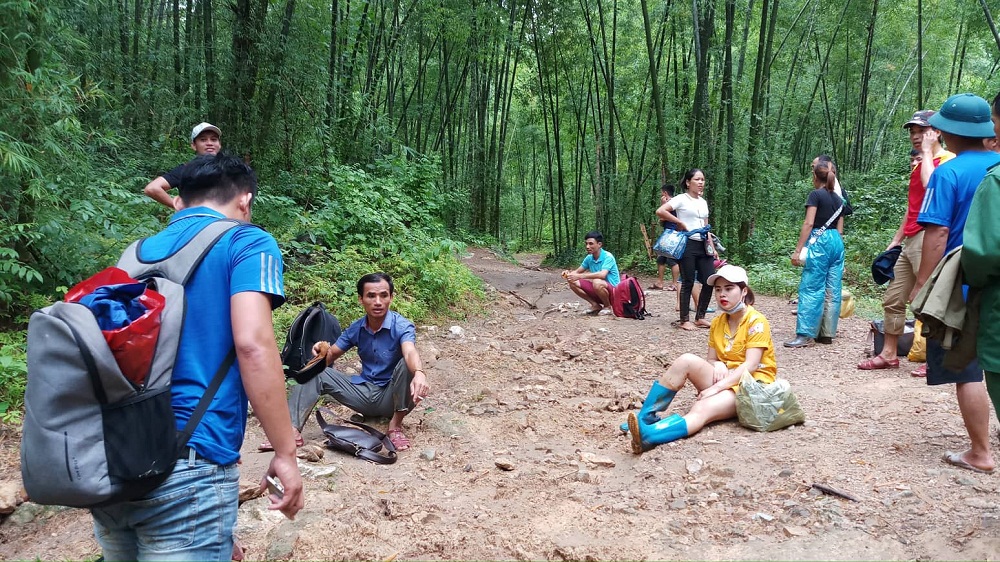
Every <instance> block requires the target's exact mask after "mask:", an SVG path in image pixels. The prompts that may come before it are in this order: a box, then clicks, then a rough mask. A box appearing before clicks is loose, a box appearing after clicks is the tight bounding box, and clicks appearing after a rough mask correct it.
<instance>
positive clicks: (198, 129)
mask: <svg viewBox="0 0 1000 562" xmlns="http://www.w3.org/2000/svg"><path fill="white" fill-rule="evenodd" d="M205 131H215V134H217V135H219V136H220V137H221V136H222V130H221V129H219V128H218V127H216V126H215V125H213V124H211V123H205V122H204V121H202V122H201V123H198V124H197V125H195V126H194V129H191V142H194V139H196V138H198V135H200V134H202V133H204V132H205Z"/></svg>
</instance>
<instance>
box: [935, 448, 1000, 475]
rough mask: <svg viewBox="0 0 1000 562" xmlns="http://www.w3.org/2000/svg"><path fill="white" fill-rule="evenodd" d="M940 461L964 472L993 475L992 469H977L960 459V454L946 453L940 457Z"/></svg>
mask: <svg viewBox="0 0 1000 562" xmlns="http://www.w3.org/2000/svg"><path fill="white" fill-rule="evenodd" d="M942 460H943V461H944V462H946V463H948V464H950V465H952V466H957V467H958V468H964V469H966V470H971V471H972V472H978V473H979V474H993V470H994V469H992V468H991V469H989V470H986V469H985V468H979V467H978V466H972V465H971V464H969V463H968V462H966V461H965V460H964V459H963V458H962V453H953V452H951V451H947V452H945V454H944V457H942Z"/></svg>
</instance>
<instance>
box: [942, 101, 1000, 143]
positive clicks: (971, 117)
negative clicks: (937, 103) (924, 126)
mask: <svg viewBox="0 0 1000 562" xmlns="http://www.w3.org/2000/svg"><path fill="white" fill-rule="evenodd" d="M927 122H928V123H929V124H930V126H931V127H934V128H935V129H937V130H939V131H942V132H945V133H951V134H953V135H958V136H960V137H969V138H974V139H990V138H993V137H994V136H996V134H995V133H994V132H993V122H992V121H990V104H989V102H988V101H986V100H984V99H983V98H981V97H979V96H977V95H975V94H955V95H954V96H951V97H950V98H948V99H947V100H946V101H945V102H944V105H942V106H941V111H938V112H937V113H935V114H934V115H931V116H930V118H929V119H927Z"/></svg>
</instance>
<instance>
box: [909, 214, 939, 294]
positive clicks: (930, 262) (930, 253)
mask: <svg viewBox="0 0 1000 562" xmlns="http://www.w3.org/2000/svg"><path fill="white" fill-rule="evenodd" d="M948 232H949V230H948V227H947V226H941V225H937V224H929V225H926V226H925V227H924V244H923V246H922V247H921V249H920V269H919V270H918V271H917V281H916V283H914V284H913V290H912V291H910V298H909V299H908V302H913V299H914V297H916V296H917V293H919V292H920V289H922V288H923V286H924V283H926V282H927V280H928V279H930V277H931V273H934V268H935V267H937V264H938V262H940V261H941V258H943V257H944V249H945V247H947V245H948Z"/></svg>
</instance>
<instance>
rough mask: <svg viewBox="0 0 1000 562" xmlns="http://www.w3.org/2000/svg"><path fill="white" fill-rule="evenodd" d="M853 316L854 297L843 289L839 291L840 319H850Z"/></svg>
mask: <svg viewBox="0 0 1000 562" xmlns="http://www.w3.org/2000/svg"><path fill="white" fill-rule="evenodd" d="M853 315H854V295H852V294H851V292H850V291H848V290H847V289H844V290H842V291H840V317H841V318H850V317H851V316H853Z"/></svg>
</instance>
